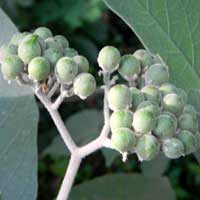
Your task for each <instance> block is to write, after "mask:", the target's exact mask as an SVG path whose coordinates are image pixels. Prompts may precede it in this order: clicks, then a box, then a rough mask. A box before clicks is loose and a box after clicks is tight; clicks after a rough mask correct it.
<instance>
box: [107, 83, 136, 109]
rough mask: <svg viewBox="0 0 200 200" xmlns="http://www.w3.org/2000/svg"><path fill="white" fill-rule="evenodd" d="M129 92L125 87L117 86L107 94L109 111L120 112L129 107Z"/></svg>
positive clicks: (130, 99)
mask: <svg viewBox="0 0 200 200" xmlns="http://www.w3.org/2000/svg"><path fill="white" fill-rule="evenodd" d="M131 101H132V96H131V91H130V90H129V88H128V87H127V86H126V85H122V84H117V85H115V86H113V87H112V88H111V89H110V90H109V92H108V104H109V107H110V109H111V110H114V111H116V110H121V109H125V108H128V107H129V106H130V105H131Z"/></svg>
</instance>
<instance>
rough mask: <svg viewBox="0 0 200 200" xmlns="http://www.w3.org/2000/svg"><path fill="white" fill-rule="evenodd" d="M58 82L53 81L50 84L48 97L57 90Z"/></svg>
mask: <svg viewBox="0 0 200 200" xmlns="http://www.w3.org/2000/svg"><path fill="white" fill-rule="evenodd" d="M59 86H60V84H59V83H58V82H55V83H54V84H53V86H52V88H51V89H50V91H49V93H48V98H49V99H51V98H52V96H53V95H54V94H55V92H56V91H57V90H58V88H59Z"/></svg>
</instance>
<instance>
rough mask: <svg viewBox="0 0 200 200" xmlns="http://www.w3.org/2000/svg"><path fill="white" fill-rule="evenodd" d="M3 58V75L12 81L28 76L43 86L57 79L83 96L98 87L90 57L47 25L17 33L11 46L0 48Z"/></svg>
mask: <svg viewBox="0 0 200 200" xmlns="http://www.w3.org/2000/svg"><path fill="white" fill-rule="evenodd" d="M0 60H1V64H2V65H1V71H2V74H3V76H4V78H5V79H6V80H9V81H10V80H14V79H21V80H22V79H23V80H24V79H25V80H26V82H28V81H29V82H33V83H37V84H39V85H42V84H45V83H47V82H48V80H49V79H52V78H54V79H55V80H56V82H58V83H59V84H62V85H67V86H68V89H69V87H71V88H72V90H73V92H74V94H76V95H78V96H79V97H80V98H82V99H85V98H87V97H88V96H89V95H91V94H92V93H93V92H94V91H95V89H96V81H95V78H94V77H93V76H92V75H91V74H89V73H88V70H89V63H88V61H87V59H86V58H85V57H83V56H81V55H78V52H77V51H76V50H75V49H72V48H69V42H68V40H67V39H66V38H65V37H64V36H62V35H56V36H53V34H52V32H51V31H50V30H49V29H48V28H46V27H39V28H37V29H36V30H35V31H34V32H33V33H28V32H24V33H17V34H15V35H14V36H13V37H12V38H11V41H10V43H9V44H8V45H4V46H2V47H1V48H0Z"/></svg>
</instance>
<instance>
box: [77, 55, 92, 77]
mask: <svg viewBox="0 0 200 200" xmlns="http://www.w3.org/2000/svg"><path fill="white" fill-rule="evenodd" d="M73 60H74V61H75V63H76V64H77V65H78V73H79V74H80V73H83V72H88V70H89V62H88V60H87V59H86V58H85V57H84V56H79V55H77V56H74V57H73Z"/></svg>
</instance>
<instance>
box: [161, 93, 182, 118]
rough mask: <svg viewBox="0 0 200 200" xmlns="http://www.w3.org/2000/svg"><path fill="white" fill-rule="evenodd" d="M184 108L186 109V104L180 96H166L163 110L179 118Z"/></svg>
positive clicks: (172, 94) (173, 94)
mask: <svg viewBox="0 0 200 200" xmlns="http://www.w3.org/2000/svg"><path fill="white" fill-rule="evenodd" d="M183 108H184V102H183V99H182V98H181V97H180V96H179V95H177V94H175V93H171V94H167V95H165V96H164V98H163V109H164V110H165V111H169V112H171V113H173V114H174V115H176V116H178V115H180V114H181V113H182V111H183Z"/></svg>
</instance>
